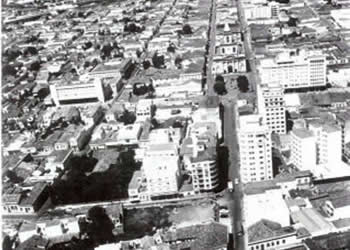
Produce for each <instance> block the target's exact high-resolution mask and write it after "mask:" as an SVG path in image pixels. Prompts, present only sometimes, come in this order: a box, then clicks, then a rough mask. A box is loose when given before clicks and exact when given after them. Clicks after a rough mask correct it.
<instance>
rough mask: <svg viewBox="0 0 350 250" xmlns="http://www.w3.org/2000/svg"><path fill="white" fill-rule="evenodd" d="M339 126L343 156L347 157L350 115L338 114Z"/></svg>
mask: <svg viewBox="0 0 350 250" xmlns="http://www.w3.org/2000/svg"><path fill="white" fill-rule="evenodd" d="M336 121H337V124H338V125H339V126H340V128H341V135H342V136H341V137H342V138H341V143H342V155H343V157H345V145H346V144H347V143H348V142H350V113H349V112H341V113H337V114H336Z"/></svg>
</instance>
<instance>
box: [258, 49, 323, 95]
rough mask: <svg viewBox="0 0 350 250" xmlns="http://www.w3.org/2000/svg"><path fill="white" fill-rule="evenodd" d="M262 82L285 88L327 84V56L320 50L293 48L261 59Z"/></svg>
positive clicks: (313, 86) (312, 86)
mask: <svg viewBox="0 0 350 250" xmlns="http://www.w3.org/2000/svg"><path fill="white" fill-rule="evenodd" d="M259 72H260V76H261V83H262V84H267V85H268V86H272V85H281V86H282V87H283V88H284V89H298V88H315V87H324V86H326V56H325V55H323V54H322V52H319V51H306V50H298V49H297V50H293V51H289V52H282V53H279V54H278V55H277V56H275V57H273V58H264V59H261V60H260V65H259Z"/></svg>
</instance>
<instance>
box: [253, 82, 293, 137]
mask: <svg viewBox="0 0 350 250" xmlns="http://www.w3.org/2000/svg"><path fill="white" fill-rule="evenodd" d="M257 91H258V109H259V114H262V115H263V118H264V122H265V123H266V125H267V126H268V127H269V128H270V130H271V132H273V133H277V134H285V133H286V130H287V128H286V108H285V105H286V104H285V100H284V90H283V88H282V87H281V86H273V87H267V86H260V85H258V87H257Z"/></svg>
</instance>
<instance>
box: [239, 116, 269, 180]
mask: <svg viewBox="0 0 350 250" xmlns="http://www.w3.org/2000/svg"><path fill="white" fill-rule="evenodd" d="M238 143H239V148H240V152H239V156H240V164H241V180H242V182H243V183H247V182H255V181H262V180H269V179H272V141H271V130H270V129H269V128H268V126H267V125H266V124H264V123H263V118H262V116H261V115H255V114H254V115H246V116H241V117H240V118H239V128H238Z"/></svg>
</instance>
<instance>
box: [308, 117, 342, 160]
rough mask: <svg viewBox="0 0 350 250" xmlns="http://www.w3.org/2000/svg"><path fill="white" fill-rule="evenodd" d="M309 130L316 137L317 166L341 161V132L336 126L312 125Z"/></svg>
mask: <svg viewBox="0 0 350 250" xmlns="http://www.w3.org/2000/svg"><path fill="white" fill-rule="evenodd" d="M309 129H310V130H311V131H312V132H313V134H314V136H315V137H316V159H317V164H326V163H327V164H331V163H335V164H336V163H339V162H340V161H341V155H342V151H341V146H342V145H341V130H340V128H339V127H338V126H336V125H334V124H320V123H318V122H316V123H310V124H309Z"/></svg>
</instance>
